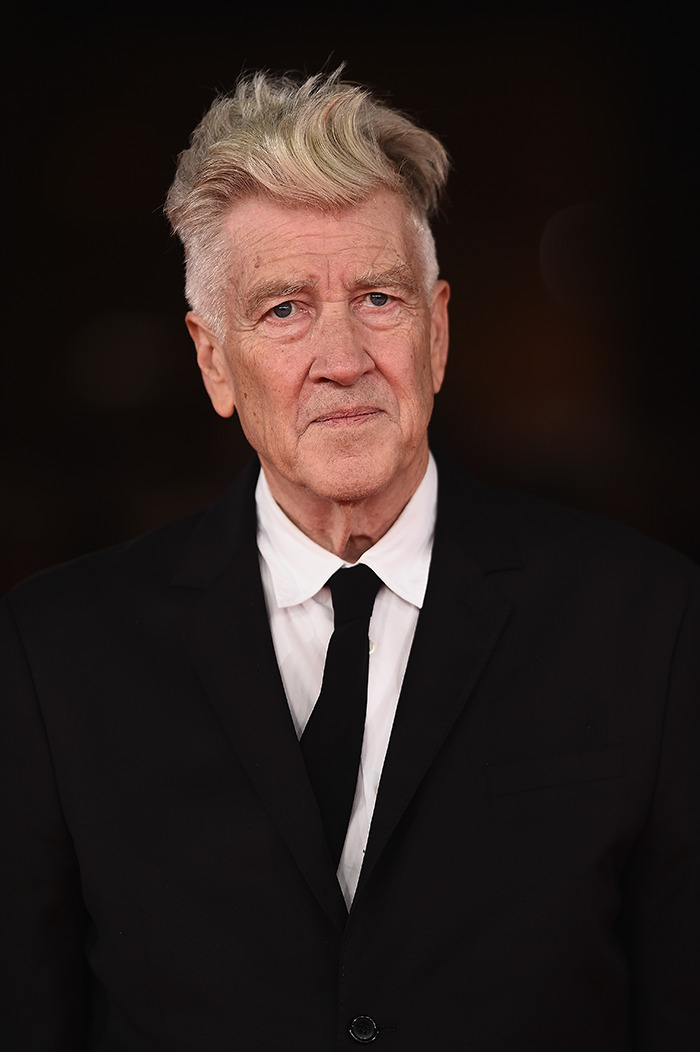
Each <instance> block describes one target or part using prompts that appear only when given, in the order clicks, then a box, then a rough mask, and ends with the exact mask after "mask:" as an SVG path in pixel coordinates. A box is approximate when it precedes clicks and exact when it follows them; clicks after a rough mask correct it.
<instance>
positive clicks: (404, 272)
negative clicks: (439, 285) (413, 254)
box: [243, 263, 420, 318]
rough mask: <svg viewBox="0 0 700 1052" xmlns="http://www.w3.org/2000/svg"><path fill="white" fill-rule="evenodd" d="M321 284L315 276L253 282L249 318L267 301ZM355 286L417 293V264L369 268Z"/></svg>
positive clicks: (247, 299) (246, 305)
mask: <svg viewBox="0 0 700 1052" xmlns="http://www.w3.org/2000/svg"><path fill="white" fill-rule="evenodd" d="M317 287H318V281H317V280H316V279H315V278H302V279H301V280H300V281H282V280H279V279H278V278H269V279H267V280H265V281H260V282H258V283H257V285H253V287H252V289H251V290H250V292H249V293H248V294H247V296H246V297H245V300H244V304H243V309H244V311H245V316H246V317H247V318H254V317H256V316H257V314H258V312H259V311H260V309H261V308H262V307H263V306H264V304H266V303H270V302H272V301H274V302H276V303H281V302H284V301H285V300H287V299H291V298H292V297H293V296H298V295H299V293H300V292H313V290H314V289H316V288H317ZM351 288H353V289H373V288H393V289H401V290H403V291H405V292H408V293H412V294H413V295H415V294H417V293H418V291H419V290H420V284H419V282H418V281H417V279H416V276H415V273H414V271H413V268H412V267H411V266H410V265H409V264H408V263H397V264H396V265H395V266H393V267H388V268H387V269H386V270H372V269H368V270H365V271H363V272H362V273H361V274H358V275H357V276H356V277H355V278H354V279H353V280H352V282H351Z"/></svg>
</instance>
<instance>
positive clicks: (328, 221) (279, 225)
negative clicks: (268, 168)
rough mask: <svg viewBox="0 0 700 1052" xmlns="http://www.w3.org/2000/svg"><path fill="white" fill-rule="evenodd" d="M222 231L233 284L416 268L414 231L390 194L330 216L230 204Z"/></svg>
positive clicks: (270, 205) (253, 201) (256, 202)
mask: <svg viewBox="0 0 700 1052" xmlns="http://www.w3.org/2000/svg"><path fill="white" fill-rule="evenodd" d="M225 227H226V232H227V234H228V237H229V243H230V245H231V262H232V278H233V281H234V283H235V284H240V283H243V284H247V283H248V282H250V281H258V280H260V279H261V278H262V277H264V276H270V275H279V276H280V277H292V276H293V277H297V278H306V277H308V278H309V279H310V280H313V281H314V282H318V281H324V279H327V280H329V279H330V280H333V279H337V280H341V281H343V282H347V281H348V280H350V281H352V280H353V277H354V276H358V275H359V274H362V273H365V272H367V271H372V270H381V271H386V270H389V269H391V268H396V267H409V268H411V269H413V270H417V268H418V252H417V246H416V242H417V232H416V229H415V226H414V224H413V223H412V222H411V220H410V218H409V216H408V212H407V209H406V206H405V204H404V202H403V200H402V199H401V198H400V197H398V196H397V195H396V194H392V193H388V192H381V193H377V194H376V195H374V196H373V197H372V198H370V199H368V200H367V201H363V202H362V203H360V204H358V205H354V206H352V207H350V208H346V209H342V210H339V211H337V212H332V213H329V212H324V211H322V210H321V209H318V208H312V207H306V206H299V207H287V206H284V205H280V204H278V203H275V202H272V201H266V200H261V199H258V198H249V199H245V200H243V201H238V202H236V203H235V204H234V205H233V207H232V208H231V210H230V212H229V214H228V216H227V218H226V222H225Z"/></svg>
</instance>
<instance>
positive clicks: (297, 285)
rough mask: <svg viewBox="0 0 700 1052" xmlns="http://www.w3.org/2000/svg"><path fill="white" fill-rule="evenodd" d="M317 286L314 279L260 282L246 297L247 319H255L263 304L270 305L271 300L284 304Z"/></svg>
mask: <svg viewBox="0 0 700 1052" xmlns="http://www.w3.org/2000/svg"><path fill="white" fill-rule="evenodd" d="M317 285H318V282H317V281H315V280H313V279H312V278H305V279H303V280H301V281H280V280H279V279H277V278H270V279H268V280H266V281H260V282H258V284H257V285H253V287H252V289H251V290H250V292H249V293H248V295H247V296H246V297H245V301H244V304H243V309H244V311H245V314H246V317H248V318H252V317H255V316H256V315H257V313H258V311H259V310H260V308H261V307H262V306H263V304H265V303H269V302H270V300H274V301H276V302H278V303H279V302H284V300H288V299H291V297H292V296H298V295H299V293H300V292H307V291H312V290H313V289H315V288H316V286H317Z"/></svg>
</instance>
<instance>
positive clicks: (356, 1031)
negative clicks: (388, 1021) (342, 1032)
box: [349, 1015, 379, 1045]
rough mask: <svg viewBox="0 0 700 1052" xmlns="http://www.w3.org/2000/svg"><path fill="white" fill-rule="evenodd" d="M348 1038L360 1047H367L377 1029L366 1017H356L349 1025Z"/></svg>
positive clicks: (369, 1017) (370, 1019)
mask: <svg viewBox="0 0 700 1052" xmlns="http://www.w3.org/2000/svg"><path fill="white" fill-rule="evenodd" d="M349 1030H350V1037H351V1038H352V1039H353V1040H354V1041H357V1043H358V1044H360V1045H368V1044H369V1043H370V1041H374V1039H375V1037H376V1036H377V1034H378V1033H379V1027H378V1026H377V1024H376V1023H375V1021H374V1019H372V1017H371V1016H368V1015H357V1016H355V1018H354V1019H353V1021H352V1023H351V1024H350V1028H349Z"/></svg>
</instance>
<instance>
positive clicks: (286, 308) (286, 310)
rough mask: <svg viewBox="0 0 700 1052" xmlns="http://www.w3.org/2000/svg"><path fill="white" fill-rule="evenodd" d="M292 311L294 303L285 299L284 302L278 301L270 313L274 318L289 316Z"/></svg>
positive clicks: (293, 310)
mask: <svg viewBox="0 0 700 1052" xmlns="http://www.w3.org/2000/svg"><path fill="white" fill-rule="evenodd" d="M294 312H295V307H294V304H293V303H292V302H291V301H290V300H285V301H284V303H278V304H277V306H276V307H273V308H272V312H271V313H272V314H274V316H275V317H276V318H291V316H292V315H293V314H294Z"/></svg>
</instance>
